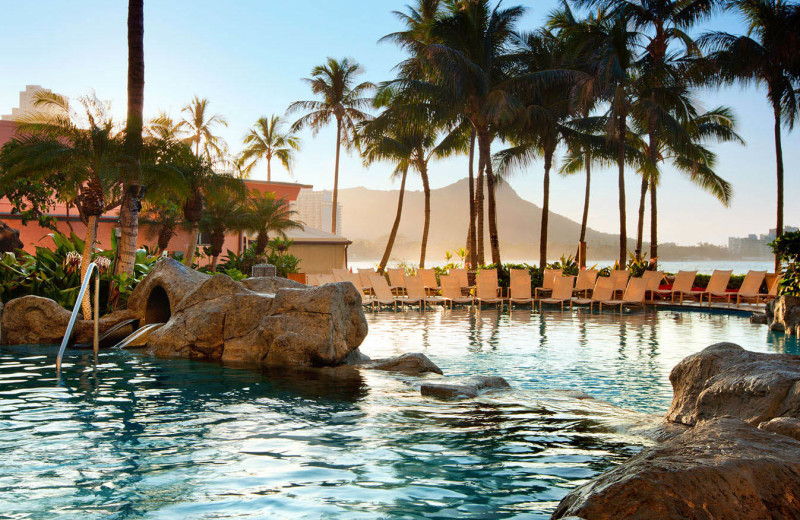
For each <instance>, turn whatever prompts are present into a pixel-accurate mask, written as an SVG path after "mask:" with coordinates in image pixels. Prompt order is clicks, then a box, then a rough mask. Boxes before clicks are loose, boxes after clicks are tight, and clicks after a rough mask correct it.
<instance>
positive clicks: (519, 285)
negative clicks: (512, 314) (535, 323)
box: [508, 269, 533, 306]
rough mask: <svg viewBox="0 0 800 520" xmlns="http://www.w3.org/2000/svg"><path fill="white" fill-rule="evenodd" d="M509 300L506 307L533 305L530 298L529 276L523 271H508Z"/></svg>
mask: <svg viewBox="0 0 800 520" xmlns="http://www.w3.org/2000/svg"><path fill="white" fill-rule="evenodd" d="M509 277H510V282H509V291H510V293H509V298H508V305H509V306H511V305H512V304H514V303H517V304H521V305H522V304H530V305H531V306H532V305H533V298H532V297H531V274H530V273H529V272H528V271H527V270H525V269H511V270H510V271H509Z"/></svg>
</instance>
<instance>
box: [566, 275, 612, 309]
mask: <svg viewBox="0 0 800 520" xmlns="http://www.w3.org/2000/svg"><path fill="white" fill-rule="evenodd" d="M613 298H614V280H612V279H611V278H609V277H608V276H600V277H598V278H597V283H595V285H594V289H593V290H592V297H591V298H575V299H573V300H571V301H570V302H569V306H570V309H571V308H572V306H573V305H588V306H589V310H592V307H593V306H594V304H595V303H597V304H599V303H600V302H603V301H609V300H611V299H613Z"/></svg>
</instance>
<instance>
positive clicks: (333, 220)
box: [331, 119, 342, 235]
mask: <svg viewBox="0 0 800 520" xmlns="http://www.w3.org/2000/svg"><path fill="white" fill-rule="evenodd" d="M341 144H342V120H341V119H336V166H335V168H334V170H333V205H332V206H331V233H333V234H334V235H335V234H336V205H337V204H338V203H339V148H340V147H341Z"/></svg>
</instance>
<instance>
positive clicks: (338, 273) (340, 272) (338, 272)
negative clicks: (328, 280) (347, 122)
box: [331, 269, 353, 282]
mask: <svg viewBox="0 0 800 520" xmlns="http://www.w3.org/2000/svg"><path fill="white" fill-rule="evenodd" d="M331 272H332V273H333V279H334V280H336V281H337V282H343V281H344V277H345V276H347V275H349V274H353V273H351V272H350V271H348V270H347V269H331Z"/></svg>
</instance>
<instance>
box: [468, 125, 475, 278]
mask: <svg viewBox="0 0 800 520" xmlns="http://www.w3.org/2000/svg"><path fill="white" fill-rule="evenodd" d="M474 163H475V129H473V130H472V132H471V133H470V136H469V227H468V228H467V251H469V266H470V268H471V269H475V266H476V265H477V264H478V251H477V245H478V244H477V237H476V236H475V213H476V211H475V170H474Z"/></svg>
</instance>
